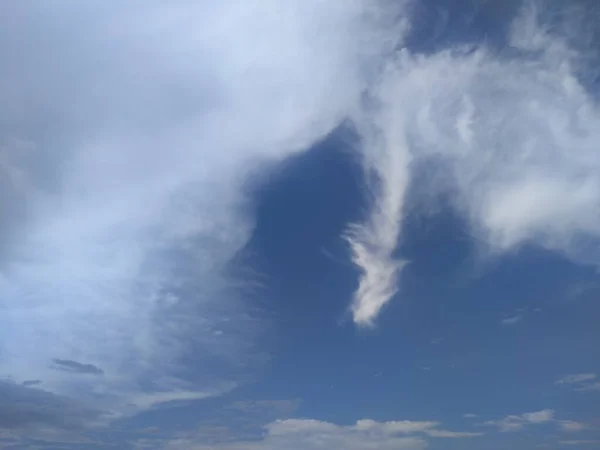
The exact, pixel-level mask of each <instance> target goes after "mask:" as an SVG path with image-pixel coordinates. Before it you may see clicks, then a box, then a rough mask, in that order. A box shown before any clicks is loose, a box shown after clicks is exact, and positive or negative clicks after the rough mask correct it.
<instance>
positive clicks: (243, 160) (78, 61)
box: [0, 0, 397, 416]
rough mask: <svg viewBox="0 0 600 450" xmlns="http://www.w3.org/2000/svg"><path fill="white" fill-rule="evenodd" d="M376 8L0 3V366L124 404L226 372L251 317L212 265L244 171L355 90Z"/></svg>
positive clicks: (237, 359) (237, 242)
mask: <svg viewBox="0 0 600 450" xmlns="http://www.w3.org/2000/svg"><path fill="white" fill-rule="evenodd" d="M377 5H378V3H377ZM382 12H383V10H382V9H381V8H379V7H378V6H376V4H375V3H373V2H363V1H361V0H349V1H347V0H343V1H342V0H333V1H327V2H323V1H320V0H308V1H306V0H302V1H290V2H285V3H281V2H279V1H271V0H266V1H265V0H259V1H250V2H248V1H241V0H229V1H225V2H223V1H207V2H200V3H198V2H191V1H188V0H176V1H174V2H170V3H169V4H168V5H165V4H164V3H163V2H158V1H154V0H151V1H148V2H143V3H140V2H137V1H135V0H129V1H124V2H119V3H118V4H112V5H108V4H107V3H106V2H103V1H98V0H93V1H90V2H86V4H85V5H83V4H82V3H81V2H77V1H73V0H59V1H53V2H48V3H44V4H43V5H40V4H38V3H37V2H33V1H30V0H25V1H22V2H17V3H13V4H8V3H3V4H2V5H0V16H2V18H3V23H4V24H5V26H3V27H2V30H0V57H1V58H2V61H3V65H4V66H5V67H6V70H5V71H3V73H2V75H1V79H0V99H1V100H2V105H3V106H2V111H1V112H0V180H1V181H0V183H1V186H0V188H1V192H2V193H1V197H0V202H1V206H2V210H3V214H2V218H1V219H0V235H1V241H0V244H1V245H2V252H1V254H0V299H1V300H0V302H1V303H0V308H1V309H2V314H1V315H0V377H10V379H12V380H14V381H15V382H17V383H23V382H27V380H32V379H35V380H40V383H39V384H38V387H39V388H40V389H44V390H46V391H47V392H51V393H53V394H56V395H63V396H66V397H73V398H78V399H81V401H82V402H89V403H91V404H93V405H95V406H97V407H101V408H104V409H106V410H110V411H112V412H114V413H115V415H117V416H118V415H119V414H130V413H134V412H136V411H139V410H141V409H145V408H149V407H152V406H153V405H155V404H157V403H163V402H168V401H172V400H185V399H199V398H204V397H207V396H210V395H215V394H218V393H221V392H224V391H227V390H229V389H231V388H232V387H233V386H235V385H236V382H237V381H238V379H239V378H240V376H241V374H245V372H247V371H248V370H249V368H250V367H252V365H253V364H254V361H255V357H254V356H255V355H256V351H255V349H254V347H253V343H254V342H255V341H254V340H255V338H256V337H257V334H258V333H259V332H260V328H261V318H260V317H259V316H256V315H253V314H251V312H250V311H251V309H250V306H251V305H248V304H246V303H245V302H244V301H243V299H242V298H241V297H240V295H239V292H238V291H237V289H236V288H235V287H232V285H236V286H237V285H239V284H240V283H239V282H236V283H232V282H231V280H230V279H229V277H228V275H227V273H226V272H225V265H226V264H227V262H228V261H229V260H230V259H231V258H232V256H233V255H234V254H235V253H236V252H237V251H238V250H239V249H240V248H241V247H242V246H243V245H244V244H245V243H246V241H247V239H248V236H249V233H250V232H251V230H252V218H251V217H249V215H248V214H247V208H245V203H244V202H245V197H244V193H243V184H244V181H245V176H246V175H247V172H248V171H249V170H254V168H255V167H257V166H260V164H261V163H263V162H265V161H279V160H281V159H283V158H285V157H286V156H288V155H291V154H293V153H294V152H298V151H301V150H304V149H306V148H307V147H309V146H310V145H311V144H312V143H313V142H315V141H317V140H319V139H320V138H322V137H323V136H324V135H326V134H327V133H329V132H330V131H331V130H332V129H333V128H334V127H336V126H337V125H338V124H339V123H340V122H341V121H342V120H343V119H344V117H346V116H347V114H348V113H349V111H353V110H355V109H356V105H357V103H358V101H359V98H360V95H361V92H362V91H363V90H364V85H365V83H366V81H367V80H368V78H369V77H370V75H369V73H368V72H369V70H367V69H368V68H369V67H371V65H372V64H370V63H371V62H372V61H374V60H376V59H377V58H378V57H379V56H380V54H381V53H384V52H386V51H387V49H388V48H389V45H390V44H389V43H388V42H387V38H388V37H389V32H388V31H387V30H388V26H391V24H390V23H388V22H390V21H391V18H393V21H394V25H395V24H396V22H397V21H396V16H395V15H394V14H392V15H390V14H388V13H389V11H385V12H386V14H385V15H384V14H382ZM192 355H193V359H194V363H193V364H189V362H190V359H191V358H192ZM256 359H258V358H256ZM57 368H62V369H65V370H56V369H57ZM199 368H201V370H200V369H199ZM84 372H85V373H86V374H88V375H90V374H92V373H94V374H95V375H97V376H94V377H91V376H82V374H83V373H84ZM100 372H102V373H100Z"/></svg>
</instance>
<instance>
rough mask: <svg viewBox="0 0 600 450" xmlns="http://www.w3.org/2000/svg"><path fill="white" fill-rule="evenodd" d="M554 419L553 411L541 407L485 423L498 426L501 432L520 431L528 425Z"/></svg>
mask: <svg viewBox="0 0 600 450" xmlns="http://www.w3.org/2000/svg"><path fill="white" fill-rule="evenodd" d="M553 420H554V411H553V410H551V409H543V410H541V411H536V412H530V413H524V414H521V415H509V416H506V417H504V418H502V419H497V420H489V421H487V422H485V425H491V426H495V427H498V429H499V430H500V431H502V432H511V431H520V430H522V429H523V428H525V427H526V426H528V425H538V424H544V423H548V422H552V421H553Z"/></svg>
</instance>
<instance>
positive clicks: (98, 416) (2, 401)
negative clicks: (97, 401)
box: [0, 381, 106, 435]
mask: <svg viewBox="0 0 600 450" xmlns="http://www.w3.org/2000/svg"><path fill="white" fill-rule="evenodd" d="M105 415H106V412H102V411H99V410H95V409H92V408H88V407H84V406H83V405H82V404H80V403H79V402H76V401H74V400H72V399H69V398H67V397H61V396H57V395H54V394H52V393H50V392H47V391H43V390H41V389H33V388H30V387H26V386H20V385H17V384H15V383H12V382H6V381H0V429H3V430H16V431H19V430H20V431H23V432H25V435H27V433H33V432H34V431H35V430H36V429H39V428H55V429H59V430H77V429H82V428H84V427H86V426H88V425H91V424H94V423H99V422H101V421H102V420H103V417H104V416H105Z"/></svg>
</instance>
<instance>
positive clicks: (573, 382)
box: [556, 373, 600, 391]
mask: <svg viewBox="0 0 600 450" xmlns="http://www.w3.org/2000/svg"><path fill="white" fill-rule="evenodd" d="M597 378H598V376H597V375H596V374H595V373H577V374H572V375H567V376H564V377H562V378H559V379H558V380H557V381H556V384H566V385H569V386H572V387H573V388H574V389H575V390H577V391H600V382H597V381H596V379H597Z"/></svg>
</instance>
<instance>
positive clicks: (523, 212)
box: [348, 1, 600, 325]
mask: <svg viewBox="0 0 600 450" xmlns="http://www.w3.org/2000/svg"><path fill="white" fill-rule="evenodd" d="M539 3H540V2H536V1H527V2H525V6H524V8H523V9H522V11H521V13H520V14H519V15H518V17H516V18H515V20H514V22H513V24H512V27H511V29H510V32H509V35H508V37H507V41H508V43H509V45H510V46H511V47H512V51H511V52H510V53H506V52H505V53H503V54H502V55H501V56H499V55H498V53H497V52H495V51H494V50H491V49H490V48H489V47H487V46H486V45H480V44H479V43H476V44H473V45H471V46H465V47H461V48H451V49H447V50H442V51H438V52H434V53H430V54H414V53H412V52H411V51H410V50H408V49H404V50H402V51H399V52H398V53H397V57H396V58H395V60H394V61H392V62H391V63H390V64H389V65H388V66H387V69H386V70H385V71H384V73H383V74H382V76H381V81H380V82H379V83H378V84H377V85H376V86H375V87H373V88H372V89H371V90H370V95H371V97H372V99H373V100H372V101H371V102H370V103H369V108H371V109H369V112H368V114H364V115H363V116H360V117H359V118H358V119H357V120H358V121H359V122H360V121H362V122H366V123H367V125H363V126H362V128H360V129H361V132H362V134H363V144H362V145H363V147H364V148H363V153H364V160H365V163H364V165H365V172H366V173H367V174H368V177H369V182H368V189H369V191H370V193H371V194H372V196H373V202H372V210H371V214H370V215H369V217H368V218H367V219H366V220H365V221H364V222H363V223H361V224H358V225H353V226H352V227H351V228H350V231H349V233H348V238H349V241H350V246H351V249H352V254H353V260H354V262H355V264H356V265H357V267H358V268H359V269H360V270H361V273H362V275H361V279H360V283H359V287H358V289H357V291H356V295H355V299H354V302H353V306H352V310H353V312H354V320H355V322H357V323H358V324H365V325H369V324H372V323H373V321H374V320H375V318H376V317H377V315H378V314H379V312H380V310H381V308H382V307H383V306H384V305H385V304H386V303H387V302H388V301H389V300H390V299H391V297H392V296H394V295H395V293H396V292H397V290H398V280H397V277H398V275H399V273H400V270H401V268H402V267H403V266H404V265H405V262H404V261H402V259H401V255H400V256H398V255H396V254H395V252H396V249H397V247H398V246H399V241H401V237H400V236H401V224H402V220H403V218H404V216H405V214H406V211H405V208H404V204H405V203H406V194H407V190H408V187H409V184H410V182H411V178H412V177H411V173H412V167H413V166H414V163H420V164H427V163H431V164H432V166H436V167H443V168H444V171H445V172H444V176H443V177H438V178H437V179H436V180H434V181H432V180H427V182H429V183H431V185H430V186H428V188H429V189H427V192H446V193H451V194H452V200H451V201H452V202H453V203H454V205H455V207H456V209H457V210H458V211H460V212H461V213H462V214H463V215H464V217H465V218H466V219H467V220H468V221H469V222H470V224H471V233H472V234H473V235H474V236H475V238H476V240H477V242H479V243H480V245H481V246H482V247H483V248H484V249H485V250H487V251H488V253H489V254H492V255H493V254H499V253H502V252H505V251H509V250H511V249H514V248H516V247H518V246H520V245H522V244H523V243H525V242H528V243H533V244H537V245H539V246H542V247H544V248H546V249H550V250H554V251H557V252H561V253H564V254H566V255H567V256H569V257H571V258H573V259H574V260H576V261H587V262H593V263H594V264H597V263H599V262H600V255H598V254H597V253H594V251H593V250H591V247H590V246H587V245H585V239H587V238H592V239H597V238H598V237H599V235H600V229H599V228H598V226H597V224H598V223H599V221H600V213H599V211H600V164H599V163H598V159H597V158H596V156H595V155H596V150H595V149H596V148H598V145H599V144H600V132H599V130H600V126H599V125H600V113H599V112H598V109H597V107H596V103H595V100H594V99H593V96H592V95H591V94H590V93H589V92H588V91H587V90H586V87H585V86H584V85H583V84H582V83H581V82H580V80H581V79H584V78H585V76H583V75H585V73H582V71H585V70H586V68H585V67H586V66H585V64H582V63H581V61H583V60H585V59H586V58H585V57H586V52H587V51H588V50H587V49H586V48H585V47H583V46H577V47H576V48H575V47H570V46H569V45H568V44H567V43H568V42H569V43H570V42H573V41H574V39H572V38H573V34H576V33H577V29H578V27H577V25H576V16H577V15H576V14H572V15H570V19H569V20H570V22H569V26H564V27H558V26H550V25H549V24H547V23H546V22H545V19H544V18H543V17H545V16H542V14H541V13H540V8H537V5H538V4H539ZM544 5H546V8H549V7H550V6H549V5H547V3H544ZM559 15H560V11H558V12H557V14H555V15H554V16H553V17H555V16H559ZM548 16H551V14H548ZM579 18H580V19H581V20H584V15H580V16H579ZM579 29H583V27H579ZM565 33H566V34H565ZM373 104H374V105H375V106H372V105H373ZM419 182H420V183H423V182H424V181H422V180H419ZM421 191H423V190H421ZM427 200H428V198H425V197H424V198H420V199H419V202H418V203H421V204H426V203H427Z"/></svg>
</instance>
